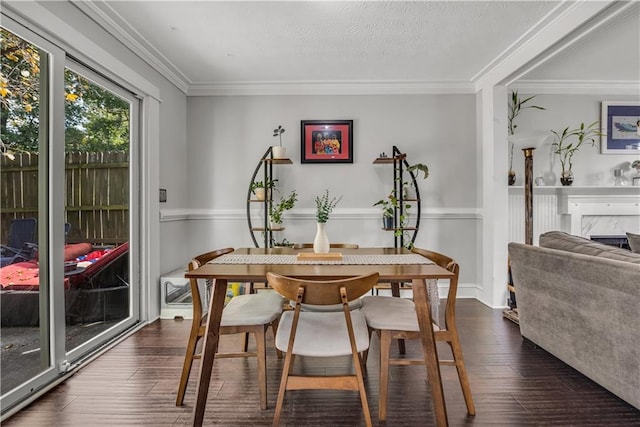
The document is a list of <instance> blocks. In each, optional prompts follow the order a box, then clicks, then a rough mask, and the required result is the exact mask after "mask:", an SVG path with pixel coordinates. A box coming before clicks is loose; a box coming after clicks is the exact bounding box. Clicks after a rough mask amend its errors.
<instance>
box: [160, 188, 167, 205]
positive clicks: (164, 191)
mask: <svg viewBox="0 0 640 427" xmlns="http://www.w3.org/2000/svg"><path fill="white" fill-rule="evenodd" d="M166 201H167V189H166V188H161V189H160V203H165V202H166Z"/></svg>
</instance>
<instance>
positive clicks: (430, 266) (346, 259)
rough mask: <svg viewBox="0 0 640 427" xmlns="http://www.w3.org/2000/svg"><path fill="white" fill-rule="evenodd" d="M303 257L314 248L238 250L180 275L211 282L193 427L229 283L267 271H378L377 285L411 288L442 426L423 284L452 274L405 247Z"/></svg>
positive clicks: (201, 409) (332, 274)
mask: <svg viewBox="0 0 640 427" xmlns="http://www.w3.org/2000/svg"><path fill="white" fill-rule="evenodd" d="M305 252H306V253H312V252H313V249H293V248H237V249H235V250H234V251H233V252H231V253H228V254H225V255H223V256H221V257H219V258H216V259H214V260H212V261H211V262H210V263H207V264H203V265H202V266H201V267H199V268H197V269H195V270H192V271H189V272H187V273H186V274H185V277H187V278H197V279H212V282H213V290H212V292H211V300H210V302H209V315H208V319H207V323H206V332H205V337H204V343H203V349H202V356H201V360H200V369H199V373H198V384H197V392H196V402H195V406H194V409H193V425H194V426H201V425H202V423H203V420H204V414H205V407H206V403H207V396H208V392H209V383H210V380H211V373H212V371H213V363H214V360H215V353H216V350H217V348H218V340H219V338H220V335H219V327H220V320H221V318H222V310H223V308H224V301H225V296H226V291H227V283H228V282H231V281H232V282H250V283H264V282H266V281H267V280H266V276H267V272H273V273H277V274H281V275H284V276H290V277H295V278H299V279H308V280H337V279H343V278H347V277H353V276H360V275H365V274H369V273H372V272H378V273H379V275H380V279H379V281H380V282H395V283H397V282H410V283H411V284H412V291H413V300H414V302H415V307H416V313H417V317H418V324H419V326H420V331H421V334H422V349H423V354H424V358H425V364H426V368H427V378H428V381H429V384H430V386H431V395H432V399H433V408H434V415H435V421H436V425H438V426H447V425H448V420H447V411H446V407H445V401H444V393H443V389H442V379H441V376H440V367H439V364H438V354H437V348H436V344H435V339H434V334H433V327H432V321H431V319H432V317H431V310H430V305H429V297H428V292H427V283H426V282H427V280H429V279H448V278H451V277H453V273H451V272H450V271H448V270H446V269H445V268H442V267H440V266H438V265H436V264H434V263H433V262H431V261H430V260H429V259H427V258H424V257H422V256H421V255H418V254H416V253H413V252H411V251H410V250H408V249H405V248H357V249H346V248H340V249H333V250H332V251H331V252H339V253H340V254H341V256H340V257H339V258H338V257H337V256H336V259H322V258H324V257H321V258H320V259H309V258H307V257H305V258H304V259H300V257H298V254H299V253H305ZM326 258H331V257H330V256H328V257H326ZM408 392H409V391H408Z"/></svg>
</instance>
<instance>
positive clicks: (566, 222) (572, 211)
mask: <svg viewBox="0 0 640 427" xmlns="http://www.w3.org/2000/svg"><path fill="white" fill-rule="evenodd" d="M552 230H561V231H565V232H567V233H571V234H574V235H576V236H583V237H586V238H590V237H591V236H592V235H615V236H622V235H624V234H625V232H627V231H628V232H631V233H636V234H640V187H631V186H624V187H573V186H570V187H545V186H541V187H534V188H533V236H534V242H533V243H534V245H537V244H538V236H539V235H540V234H541V233H544V232H547V231H552ZM509 241H512V242H524V188H523V187H520V186H519V187H509Z"/></svg>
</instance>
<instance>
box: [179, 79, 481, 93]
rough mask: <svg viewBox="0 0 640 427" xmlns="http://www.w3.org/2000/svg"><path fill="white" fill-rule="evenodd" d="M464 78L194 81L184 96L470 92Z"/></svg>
mask: <svg viewBox="0 0 640 427" xmlns="http://www.w3.org/2000/svg"><path fill="white" fill-rule="evenodd" d="M475 92H476V90H475V86H474V84H473V83H471V82H466V81H444V82H426V81H366V80H363V81H353V80H352V81H326V82H325V81H298V82H228V83H196V84H191V85H190V86H189V90H188V91H187V96H234V95H235V96H238V95H416V94H471V93H475Z"/></svg>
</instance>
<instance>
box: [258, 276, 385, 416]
mask: <svg viewBox="0 0 640 427" xmlns="http://www.w3.org/2000/svg"><path fill="white" fill-rule="evenodd" d="M378 277H379V274H378V273H371V274H368V275H364V276H358V277H352V278H348V279H341V280H331V281H311V280H301V279H294V278H290V277H285V276H281V275H278V274H274V273H267V281H268V282H269V284H270V285H271V287H272V288H273V289H275V291H276V292H278V293H279V294H281V295H282V296H284V297H285V298H289V299H293V300H295V301H296V306H295V309H294V310H291V311H285V312H284V314H283V315H282V319H281V320H280V325H279V327H278V332H277V334H276V348H278V349H279V350H282V351H284V352H286V354H285V359H284V367H283V368H282V378H281V381H280V391H279V392H278V401H277V404H276V410H275V415H274V418H273V425H274V426H277V425H279V423H280V414H281V411H282V406H283V402H284V395H285V392H286V391H287V390H308V389H324V390H327V389H330V390H333V389H335V390H353V391H356V390H357V391H359V393H360V401H361V404H362V411H363V413H364V417H365V422H366V425H367V426H371V415H370V413H369V404H368V402H367V394H366V392H365V388H364V379H363V363H362V359H361V356H360V353H361V352H363V351H365V350H366V349H368V348H369V336H368V330H367V324H366V322H365V319H364V316H363V314H362V313H361V312H360V311H351V310H350V309H349V301H351V300H353V299H355V298H359V297H360V296H362V295H364V294H365V293H367V292H368V291H369V290H370V289H371V288H372V287H373V285H374V284H375V283H376V282H377V281H378ZM303 303H305V304H314V305H334V304H341V305H342V312H317V311H302V310H301V309H300V307H301V306H302V304H303ZM347 355H350V356H351V357H352V359H353V366H354V369H355V374H354V375H333V376H323V375H320V376H319V375H301V374H294V373H293V362H294V358H295V356H314V357H335V356H347Z"/></svg>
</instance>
